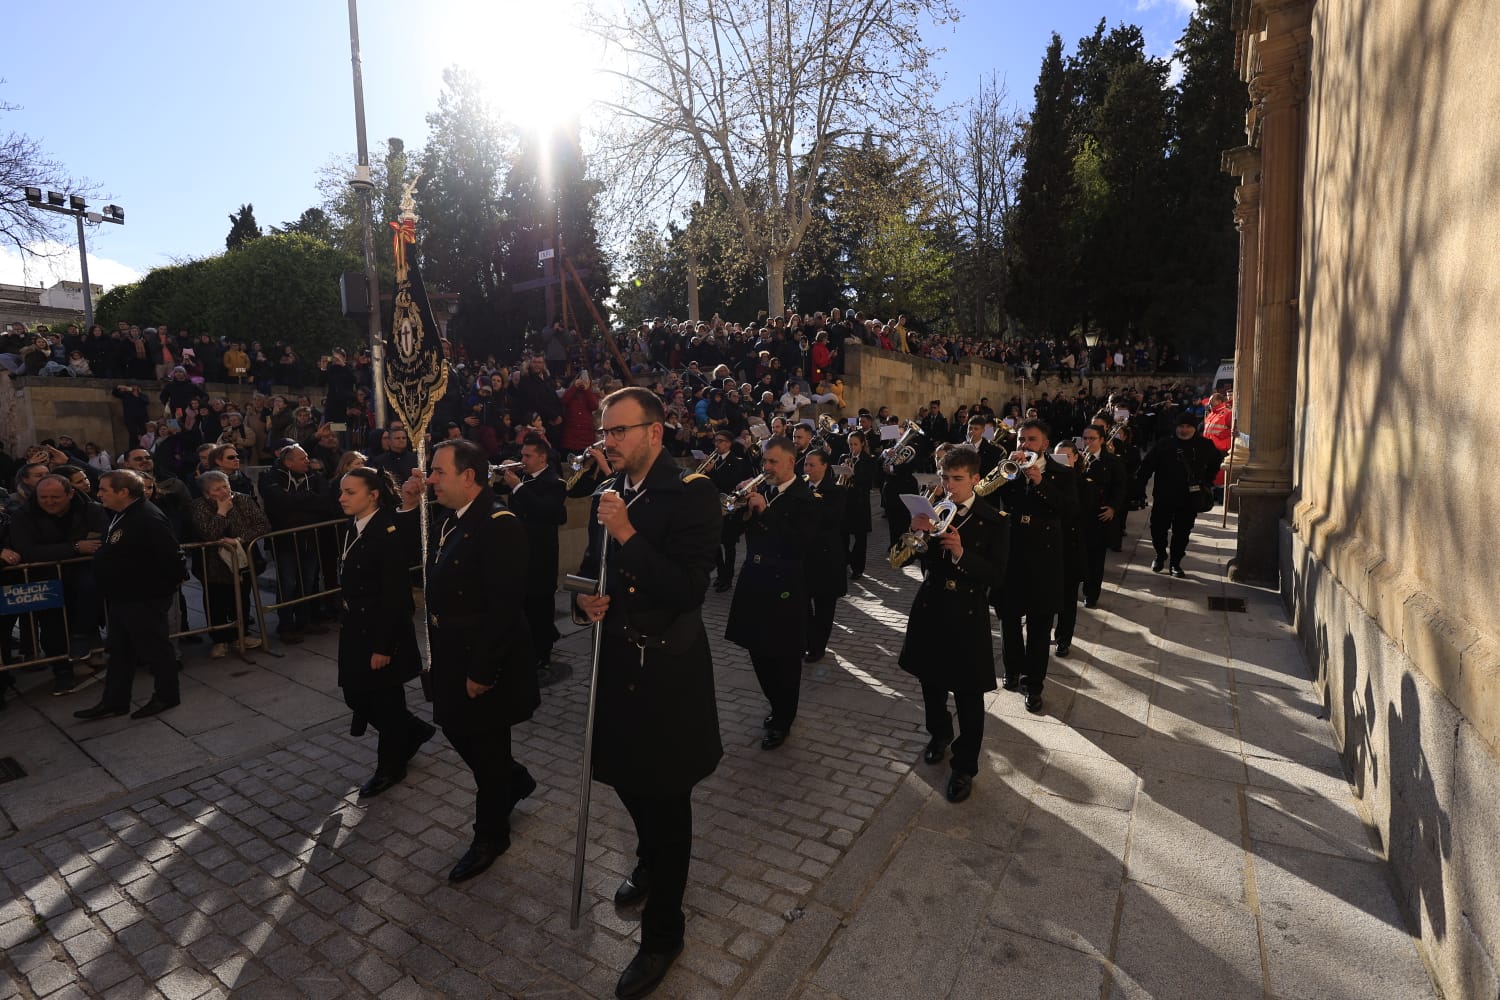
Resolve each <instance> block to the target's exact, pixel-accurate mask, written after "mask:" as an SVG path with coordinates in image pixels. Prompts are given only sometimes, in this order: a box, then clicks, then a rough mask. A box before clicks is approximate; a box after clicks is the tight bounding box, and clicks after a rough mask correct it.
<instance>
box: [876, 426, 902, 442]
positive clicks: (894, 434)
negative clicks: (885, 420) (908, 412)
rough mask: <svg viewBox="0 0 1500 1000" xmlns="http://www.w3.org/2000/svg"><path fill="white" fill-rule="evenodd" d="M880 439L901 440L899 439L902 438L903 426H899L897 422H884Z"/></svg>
mask: <svg viewBox="0 0 1500 1000" xmlns="http://www.w3.org/2000/svg"><path fill="white" fill-rule="evenodd" d="M880 440H882V441H899V440H901V428H900V427H899V426H897V425H896V424H883V425H882V426H881V428H880Z"/></svg>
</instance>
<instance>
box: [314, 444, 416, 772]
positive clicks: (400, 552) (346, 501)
mask: <svg viewBox="0 0 1500 1000" xmlns="http://www.w3.org/2000/svg"><path fill="white" fill-rule="evenodd" d="M338 489H339V506H340V507H341V508H342V509H343V511H344V513H345V514H347V515H349V516H350V517H351V518H353V522H352V523H351V524H350V525H349V527H348V529H347V531H346V532H345V534H344V537H343V539H342V541H341V544H340V548H339V562H338V567H339V586H340V590H339V687H340V688H342V689H343V692H344V703H345V704H346V705H348V706H349V708H350V709H352V710H353V712H354V723H353V726H352V727H351V732H352V733H353V734H354V735H361V734H362V733H363V731H364V727H365V724H366V723H368V724H369V725H372V726H374V727H375V731H376V732H377V733H378V734H379V736H380V739H379V743H378V745H377V747H376V754H375V773H374V774H373V775H372V776H371V777H370V779H369V780H368V781H366V782H365V783H364V784H363V785H361V786H360V789H359V794H360V797H361V798H371V797H373V796H376V795H379V794H380V793H381V792H383V791H385V790H386V789H388V788H390V787H391V786H392V785H394V784H396V783H398V782H399V781H401V779H403V778H405V777H406V765H407V762H408V761H410V760H411V758H412V756H413V755H415V754H416V752H417V750H418V749H419V748H420V747H421V746H422V744H423V743H426V742H427V741H428V740H430V739H432V735H433V733H434V732H436V730H435V729H434V728H433V727H432V726H430V725H428V724H427V723H425V722H423V721H422V720H420V719H418V718H417V717H416V716H414V715H412V714H411V711H410V710H409V709H408V708H407V707H406V687H405V685H406V682H407V681H410V680H411V679H412V678H414V677H416V676H417V674H418V672H420V670H421V669H422V661H421V656H420V654H419V653H418V651H417V633H416V629H415V627H414V626H413V625H412V615H413V613H414V610H415V609H414V606H413V603H412V597H411V564H412V559H411V548H412V539H411V538H410V537H408V536H409V535H411V533H412V528H413V527H415V526H414V525H413V524H412V518H409V517H401V518H398V516H397V514H396V513H395V511H394V509H393V508H394V507H395V503H396V495H395V487H393V486H391V485H390V482H389V480H387V479H386V478H385V477H384V474H383V473H381V472H378V471H376V470H373V469H355V470H351V471H350V472H349V473H348V474H347V475H346V476H345V477H344V480H343V482H341V483H339V484H338ZM398 521H399V522H400V523H399V524H398ZM418 541H420V540H418Z"/></svg>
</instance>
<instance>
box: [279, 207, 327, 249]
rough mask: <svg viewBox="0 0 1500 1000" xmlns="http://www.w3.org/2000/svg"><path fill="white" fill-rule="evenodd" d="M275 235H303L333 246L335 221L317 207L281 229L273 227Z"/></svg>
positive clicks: (305, 211) (303, 213)
mask: <svg viewBox="0 0 1500 1000" xmlns="http://www.w3.org/2000/svg"><path fill="white" fill-rule="evenodd" d="M271 232H273V233H301V234H302V235H303V236H311V237H312V238H313V239H315V240H320V241H322V242H324V243H327V244H329V245H330V246H331V245H333V237H334V232H333V221H332V220H331V219H329V218H328V213H327V212H325V211H323V210H322V209H321V208H318V207H316V206H314V207H312V208H309V209H305V210H304V211H303V212H302V214H301V215H299V216H297V218H296V219H295V220H294V221H292V222H288V223H285V224H284V225H282V226H281V227H279V228H278V227H276V226H272V227H271Z"/></svg>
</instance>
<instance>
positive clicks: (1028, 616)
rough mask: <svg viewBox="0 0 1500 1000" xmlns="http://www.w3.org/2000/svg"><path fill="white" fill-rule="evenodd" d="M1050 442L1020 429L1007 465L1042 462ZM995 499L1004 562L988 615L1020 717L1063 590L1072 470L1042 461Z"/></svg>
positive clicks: (1044, 431) (1032, 695) (1032, 428)
mask: <svg viewBox="0 0 1500 1000" xmlns="http://www.w3.org/2000/svg"><path fill="white" fill-rule="evenodd" d="M1050 436H1051V431H1050V430H1049V428H1048V427H1047V425H1046V424H1045V423H1043V422H1042V421H1040V420H1027V421H1025V422H1023V423H1022V424H1021V426H1020V428H1019V429H1018V431H1017V438H1016V440H1017V444H1018V445H1019V449H1018V450H1017V451H1015V452H1013V453H1012V454H1011V456H1010V457H1011V459H1012V460H1013V461H1015V462H1018V463H1025V462H1026V461H1027V460H1028V459H1029V458H1030V457H1031V456H1032V455H1041V456H1046V454H1047V452H1048V451H1049V450H1050V442H1049V438H1050ZM998 493H999V495H1000V498H1001V500H1003V501H1004V503H1005V509H1006V510H1007V511H1008V512H1009V513H1010V558H1009V560H1008V561H1007V563H1006V570H1005V583H1004V585H1003V587H1002V588H1001V591H1000V593H999V594H998V595H997V596H998V600H997V602H996V608H995V610H996V613H997V614H998V615H999V617H1000V627H1001V633H1002V637H1003V639H1004V647H1003V648H1004V653H1003V655H1004V660H1005V682H1004V687H1005V690H1007V691H1019V690H1021V680H1022V678H1025V681H1026V692H1025V694H1026V710H1027V711H1028V712H1040V711H1041V710H1042V685H1043V684H1044V683H1045V681H1046V679H1047V657H1048V654H1049V652H1050V650H1051V645H1052V619H1053V616H1054V615H1056V614H1057V607H1058V603H1059V600H1060V598H1061V597H1062V591H1063V558H1064V555H1065V553H1064V551H1063V546H1064V544H1065V541H1066V540H1065V538H1064V535H1063V525H1064V524H1065V523H1067V522H1068V521H1070V520H1071V519H1072V518H1074V517H1075V516H1076V512H1077V509H1078V488H1077V486H1076V485H1074V480H1073V470H1072V469H1070V468H1068V467H1067V466H1065V465H1060V464H1058V463H1057V462H1054V461H1052V460H1050V459H1046V458H1045V457H1044V459H1043V460H1042V461H1040V462H1037V463H1036V464H1034V465H1032V466H1031V467H1030V468H1028V469H1026V470H1025V471H1024V472H1022V473H1021V474H1020V475H1018V476H1016V478H1015V479H1013V480H1011V481H1010V482H1008V483H1006V484H1005V485H1004V486H1002V487H1000V489H999V490H998ZM1023 618H1024V619H1025V620H1026V626H1025V631H1024V633H1023V631H1022V627H1021V620H1022V619H1023Z"/></svg>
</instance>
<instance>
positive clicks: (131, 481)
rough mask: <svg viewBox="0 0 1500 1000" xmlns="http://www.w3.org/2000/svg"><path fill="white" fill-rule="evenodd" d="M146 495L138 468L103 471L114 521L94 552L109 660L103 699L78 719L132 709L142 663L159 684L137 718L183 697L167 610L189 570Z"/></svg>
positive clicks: (104, 498)
mask: <svg viewBox="0 0 1500 1000" xmlns="http://www.w3.org/2000/svg"><path fill="white" fill-rule="evenodd" d="M145 496H146V490H145V484H143V483H142V482H141V477H140V476H137V475H136V474H135V473H134V472H130V471H127V470H124V469H119V470H116V471H114V472H106V473H105V474H104V475H103V476H102V477H100V480H99V501H100V503H102V504H103V505H104V508H105V509H106V510H107V511H109V514H110V520H109V524H108V525H107V526H106V528H105V534H104V540H103V543H102V544H101V545H100V546H99V548H98V550H97V551H95V553H94V580H95V582H96V583H97V584H98V587H99V594H100V596H101V597H103V598H104V607H105V612H106V614H107V616H108V618H109V633H108V636H107V638H106V639H105V650H106V653H107V654H108V657H109V667H108V668H107V672H106V673H105V675H104V694H103V696H102V697H101V698H100V700H99V704H97V705H95V706H94V707H93V708H85V709H83V710H82V711H79V712H74V713H73V716H74V718H78V719H103V718H106V717H108V716H111V715H124V714H125V713H126V712H130V689H131V687H132V686H133V684H134V681H135V672H136V668H137V667H138V666H141V665H144V666H147V667H149V668H150V669H151V675H152V677H153V678H154V679H155V681H156V689H155V691H153V692H152V695H151V700H150V701H148V702H146V704H144V705H142V706H141V707H140V708H138V709H136V710H135V711H134V712H131V715H130V717H131V718H132V719H144V718H147V717H149V716H153V715H157V714H158V713H161V712H164V711H166V710H167V709H169V708H174V707H176V706H177V704H178V702H179V700H180V693H179V688H178V684H177V653H176V651H175V650H174V649H173V648H172V640H171V638H170V634H169V632H168V628H167V615H168V613H169V612H170V611H171V608H172V603H173V602H174V601H176V600H177V588H178V587H179V586H181V585H182V581H183V580H185V579H186V578H187V569H186V564H185V563H184V561H183V557H182V549H181V548H180V547H179V546H178V544H177V539H176V537H175V536H174V535H173V534H172V525H171V524H170V523H168V521H167V518H166V515H164V514H163V513H162V512H161V511H159V510H157V509H156V508H155V507H154V506H152V505H151V504H150V503H147V502H146V499H145Z"/></svg>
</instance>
